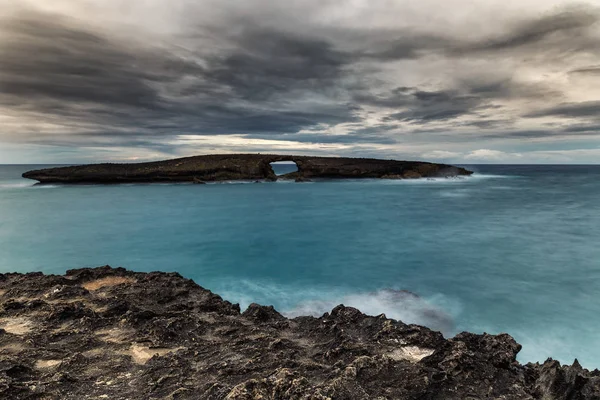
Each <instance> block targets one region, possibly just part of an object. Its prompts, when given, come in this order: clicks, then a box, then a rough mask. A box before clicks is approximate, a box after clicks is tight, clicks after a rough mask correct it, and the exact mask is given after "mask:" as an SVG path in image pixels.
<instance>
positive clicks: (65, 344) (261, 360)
mask: <svg viewBox="0 0 600 400" xmlns="http://www.w3.org/2000/svg"><path fill="white" fill-rule="evenodd" d="M0 305H1V314H0V398H5V399H48V400H50V399H78V400H79V399H206V400H217V399H223V400H225V399H229V400H242V399H265V400H266V399H270V400H276V399H282V400H283V399H285V400H287V399H296V400H300V399H306V400H308V399H312V400H315V399H321V400H325V399H332V400H333V399H348V400H361V399H557V400H558V399H560V400H563V399H564V400H566V399H598V398H600V373H599V372H598V371H594V372H589V371H587V370H585V369H583V368H581V366H580V365H579V364H578V363H577V362H575V363H574V364H573V365H572V366H561V365H560V364H559V363H558V362H556V361H552V360H548V361H547V362H545V363H544V364H543V365H538V364H528V365H520V364H519V363H518V362H517V361H516V355H517V353H518V351H519V350H520V348H521V346H520V345H519V344H517V343H516V342H515V341H514V340H513V338H512V337H510V336H509V335H506V334H501V335H496V336H494V335H488V334H483V335H475V334H471V333H461V334H459V335H457V336H455V337H454V338H452V339H445V338H444V337H443V336H442V335H441V334H440V333H438V332H433V331H431V330H429V329H427V328H425V327H421V326H416V325H406V324H404V323H402V322H400V321H395V320H391V319H388V318H386V317H385V315H379V316H367V315H364V314H362V313H361V312H360V311H359V310H357V309H354V308H350V307H345V306H343V305H340V306H338V307H335V308H334V309H333V310H332V311H331V312H329V313H326V314H324V315H323V316H321V317H319V318H314V317H298V318H294V319H288V318H286V317H284V316H283V315H281V314H280V313H279V312H277V310H275V309H274V308H273V307H266V306H261V305H258V304H252V305H250V306H249V307H248V309H247V310H245V311H244V312H243V313H242V312H240V308H239V306H238V305H237V304H231V303H229V302H227V301H224V300H223V299H221V297H219V296H217V295H215V294H213V293H211V292H210V291H208V290H205V289H203V288H201V287H200V286H198V285H196V284H195V283H194V282H193V281H191V280H188V279H184V278H182V277H181V276H180V275H178V274H176V273H160V272H153V273H134V272H131V271H127V270H124V269H122V268H116V269H113V268H110V267H102V268H95V269H79V270H72V271H68V272H67V274H66V275H65V276H52V275H50V276H46V275H43V274H41V273H31V274H4V275H0Z"/></svg>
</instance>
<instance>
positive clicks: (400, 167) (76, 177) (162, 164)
mask: <svg viewBox="0 0 600 400" xmlns="http://www.w3.org/2000/svg"><path fill="white" fill-rule="evenodd" d="M277 161H293V162H295V163H296V165H297V166H298V171H297V172H292V173H289V174H286V175H283V176H281V177H280V178H282V179H297V181H301V182H307V181H308V180H310V179H311V178H388V179H399V178H418V177H438V176H458V175H471V174H472V172H471V171H468V170H466V169H464V168H460V167H454V166H451V165H445V164H434V163H426V162H415V161H396V160H377V159H369V158H344V157H311V156H288V155H276V154H220V155H206V156H196V157H187V158H178V159H174V160H167V161H157V162H150V163H138V164H92V165H80V166H74V167H59V168H46V169H42V170H35V171H29V172H26V173H24V174H23V177H24V178H29V179H35V180H37V181H39V182H42V183H128V182H150V183H151V182H193V183H205V182H214V181H229V180H249V181H256V180H264V181H267V182H272V181H276V180H277V179H278V177H277V176H276V175H275V172H274V171H273V168H271V165H270V163H272V162H277Z"/></svg>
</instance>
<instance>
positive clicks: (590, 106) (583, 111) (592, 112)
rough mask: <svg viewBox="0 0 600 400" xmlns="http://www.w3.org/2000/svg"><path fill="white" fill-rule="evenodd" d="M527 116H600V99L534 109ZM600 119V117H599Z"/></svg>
mask: <svg viewBox="0 0 600 400" xmlns="http://www.w3.org/2000/svg"><path fill="white" fill-rule="evenodd" d="M524 116H525V117H527V118H538V117H549V116H556V117H564V118H581V117H597V118H598V117H600V101H586V102H581V103H563V104H560V105H558V106H555V107H550V108H547V109H544V110H539V111H534V112H531V113H529V114H525V115H524ZM599 119H600V118H599Z"/></svg>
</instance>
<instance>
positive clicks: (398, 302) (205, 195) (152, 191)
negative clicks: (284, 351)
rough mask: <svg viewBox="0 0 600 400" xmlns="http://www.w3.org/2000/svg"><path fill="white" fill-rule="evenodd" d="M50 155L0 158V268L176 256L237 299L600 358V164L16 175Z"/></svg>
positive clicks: (166, 267)
mask: <svg viewBox="0 0 600 400" xmlns="http://www.w3.org/2000/svg"><path fill="white" fill-rule="evenodd" d="M40 167H41V166H32V165H29V166H27V165H18V166H10V165H4V166H0V272H29V271H43V272H45V273H57V274H62V273H64V272H65V271H66V270H67V269H72V268H81V267H88V266H89V267H92V266H100V265H105V264H109V265H112V266H114V267H117V266H122V267H126V268H129V269H133V270H138V271H153V270H161V271H177V272H179V273H180V274H182V275H183V276H185V277H188V278H192V279H194V280H195V281H196V282H197V283H198V284H200V285H201V286H203V287H205V288H207V289H210V290H212V291H214V292H215V293H217V294H219V295H221V296H222V297H224V298H225V299H227V300H230V301H232V302H236V303H240V305H241V306H242V308H244V307H246V306H248V304H250V303H251V302H257V303H261V304H266V305H274V306H275V307H276V308H277V309H278V310H280V311H281V312H283V313H285V314H287V315H290V316H295V315H302V314H312V315H320V314H322V313H324V312H326V311H329V310H331V308H333V307H334V306H335V305H337V304H340V303H343V304H345V305H348V306H354V307H357V308H359V309H360V310H361V311H363V312H365V313H367V314H371V315H378V314H381V313H385V314H386V315H387V316H388V317H390V318H395V319H400V320H402V321H404V322H406V323H417V324H423V325H426V326H429V327H431V328H433V329H436V330H440V331H442V332H443V333H444V335H445V336H447V337H451V336H452V335H454V334H456V333H458V332H460V331H471V332H477V333H481V332H488V333H500V332H507V333H510V334H511V335H512V336H513V337H515V339H516V340H517V341H518V342H519V343H521V344H522V345H523V350H522V351H521V353H520V355H519V360H520V361H521V362H528V361H534V362H535V361H544V360H545V359H546V358H547V357H553V358H555V359H558V360H559V361H562V362H568V363H571V362H572V361H573V359H575V358H577V359H579V361H580V362H581V363H582V365H583V366H584V367H587V368H596V367H600V335H599V334H598V332H600V166H547V165H544V166H541V165H538V166H528V165H486V166H484V165H472V166H466V167H467V168H470V169H471V170H474V171H476V173H475V174H474V175H473V176H472V177H468V178H462V179H436V180H414V181H413V180H411V181H393V180H343V181H318V182H312V183H290V182H277V183H263V184H254V183H239V182H228V183H219V184H208V185H190V184H154V185H144V184H131V185H130V184H127V185H110V186H99V185H78V186H61V185H46V186H40V185H34V182H32V181H28V180H25V179H22V178H20V175H21V173H22V172H24V171H27V170H30V169H37V168H40ZM286 167H287V166H284V167H280V168H286ZM403 290H404V291H408V292H404V291H403Z"/></svg>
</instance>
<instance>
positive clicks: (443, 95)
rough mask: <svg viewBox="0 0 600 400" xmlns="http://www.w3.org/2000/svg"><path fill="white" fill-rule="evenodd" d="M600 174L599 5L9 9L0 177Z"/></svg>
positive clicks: (471, 2) (452, 0) (220, 1)
mask: <svg viewBox="0 0 600 400" xmlns="http://www.w3.org/2000/svg"><path fill="white" fill-rule="evenodd" d="M241 152H243V153H256V152H261V153H282V154H300V155H302V154H311V155H324V156H361V157H379V158H394V159H411V160H426V161H434V162H450V163H519V164H527V163H581V164H584V163H599V162H600V2H599V1H598V0H594V1H590V0H588V1H582V2H575V1H563V0H561V1H558V0H444V1H440V0H336V1H333V0H302V1H293V0H287V1H280V0H270V1H267V0H244V1H239V0H193V1H191V0H171V1H164V0H78V1H76V2H75V1H72V0H52V1H48V0H19V1H15V0H0V163H24V164H25V163H85V162H102V161H116V162H133V161H145V160H157V159H165V158H175V157H180V156H189V155H197V154H209V153H241Z"/></svg>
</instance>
